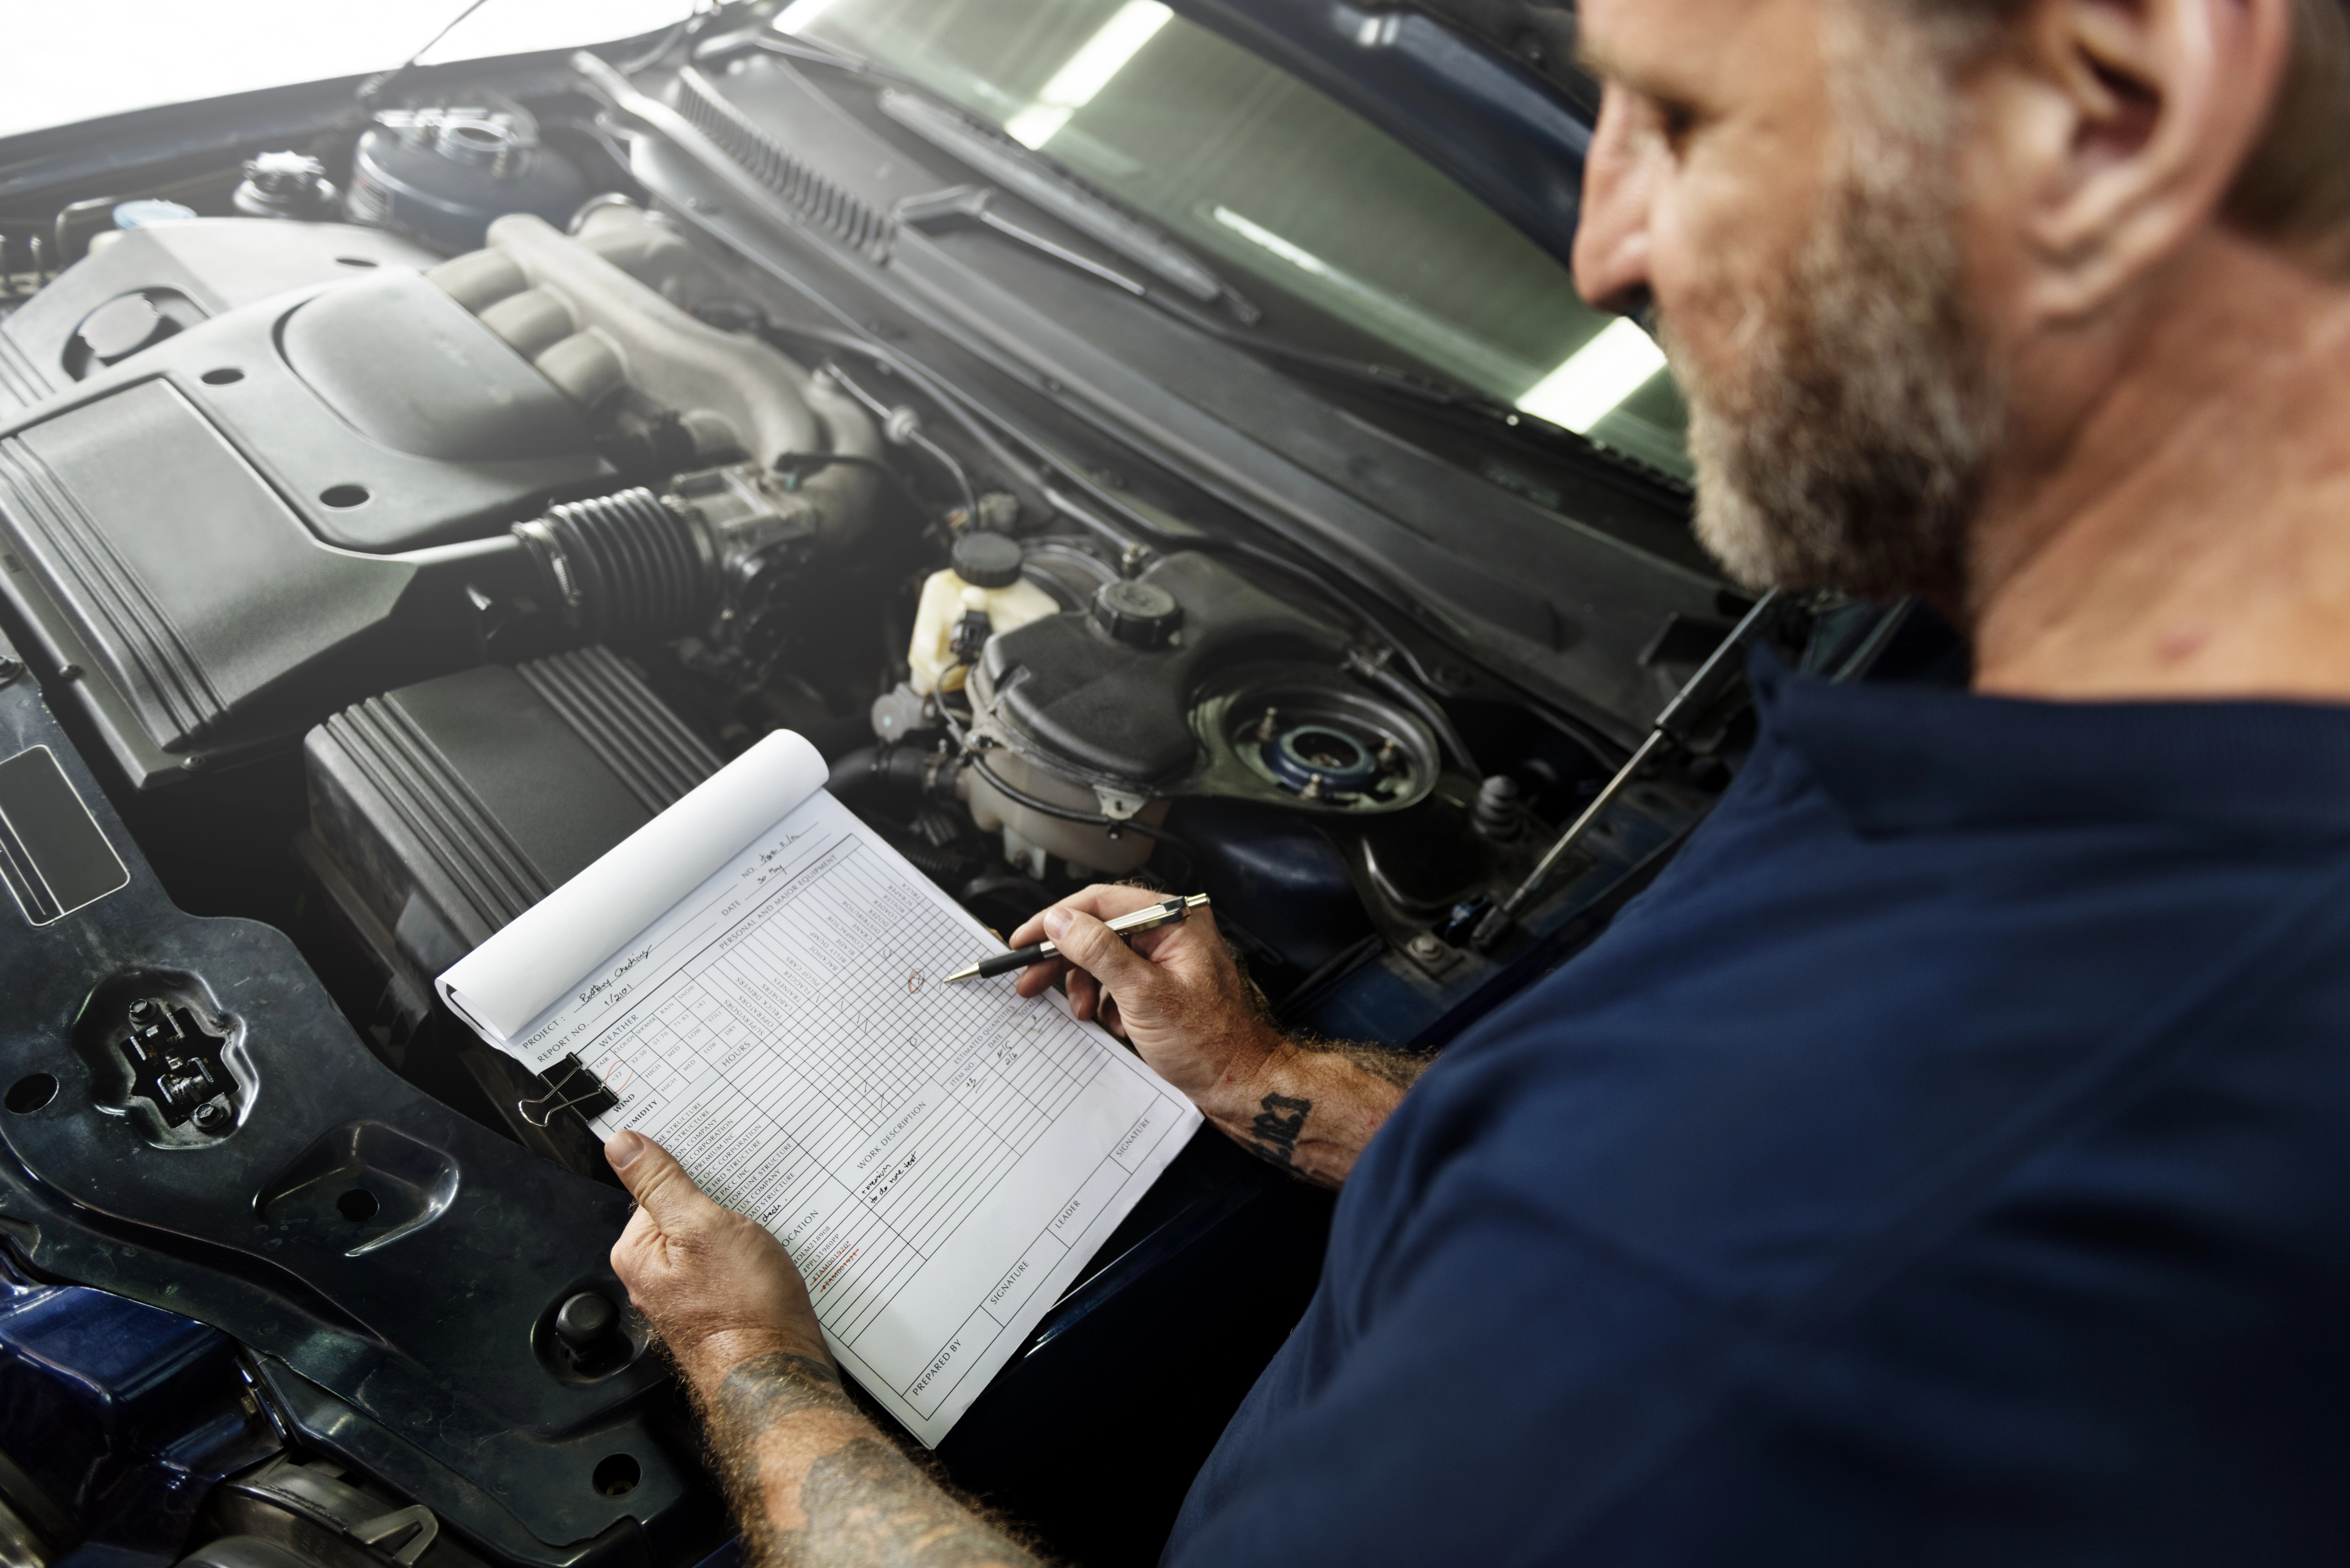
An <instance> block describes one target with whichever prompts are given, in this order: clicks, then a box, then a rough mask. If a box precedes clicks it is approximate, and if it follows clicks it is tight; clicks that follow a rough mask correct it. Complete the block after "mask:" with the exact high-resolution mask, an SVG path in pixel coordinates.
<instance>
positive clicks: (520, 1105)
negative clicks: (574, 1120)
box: [515, 1054, 620, 1127]
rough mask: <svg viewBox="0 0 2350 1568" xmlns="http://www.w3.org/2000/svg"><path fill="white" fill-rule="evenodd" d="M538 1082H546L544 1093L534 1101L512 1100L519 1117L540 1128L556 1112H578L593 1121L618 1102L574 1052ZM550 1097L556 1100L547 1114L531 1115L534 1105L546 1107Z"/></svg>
mask: <svg viewBox="0 0 2350 1568" xmlns="http://www.w3.org/2000/svg"><path fill="white" fill-rule="evenodd" d="M583 1079H584V1080H585V1083H584V1084H583V1083H582V1080H583ZM539 1082H541V1083H543V1084H545V1085H546V1093H545V1094H543V1095H541V1096H538V1098H536V1099H535V1100H516V1101H515V1110H517V1111H519V1112H521V1113H522V1119H523V1120H525V1121H526V1122H528V1123H529V1124H530V1125H531V1126H533V1127H545V1126H546V1125H547V1123H549V1122H551V1121H553V1120H554V1119H555V1115H556V1112H557V1111H565V1110H571V1111H577V1112H578V1113H579V1115H580V1116H582V1117H583V1118H585V1119H587V1120H593V1119H594V1118H596V1117H598V1116H602V1115H603V1114H604V1113H605V1112H606V1111H608V1110H610V1109H611V1108H612V1107H613V1106H617V1105H619V1103H620V1097H619V1096H618V1095H615V1094H614V1093H612V1091H611V1090H610V1089H608V1088H607V1087H606V1086H605V1085H604V1080H603V1079H601V1078H599V1077H598V1076H597V1075H595V1074H594V1073H592V1072H590V1071H589V1070H588V1068H587V1064H586V1063H585V1062H582V1061H581V1060H580V1059H579V1058H578V1056H577V1055H576V1054H573V1055H567V1056H565V1057H564V1058H563V1059H562V1060H561V1061H559V1062H557V1063H556V1064H555V1065H554V1066H552V1067H549V1068H548V1069H547V1070H546V1072H544V1073H542V1074H540V1075H539ZM549 1100H554V1101H555V1102H556V1103H555V1104H554V1105H552V1106H547V1109H546V1115H544V1116H533V1115H531V1114H530V1112H531V1107H532V1106H545V1105H546V1102H547V1101H549Z"/></svg>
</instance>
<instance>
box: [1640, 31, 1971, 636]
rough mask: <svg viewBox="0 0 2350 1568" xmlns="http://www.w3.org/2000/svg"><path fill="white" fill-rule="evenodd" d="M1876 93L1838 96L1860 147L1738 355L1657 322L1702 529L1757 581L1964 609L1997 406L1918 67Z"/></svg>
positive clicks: (1715, 549)
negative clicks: (1684, 422) (1709, 352)
mask: <svg viewBox="0 0 2350 1568" xmlns="http://www.w3.org/2000/svg"><path fill="white" fill-rule="evenodd" d="M1879 64H1880V67H1881V66H1882V64H1883V59H1882V56H1881V55H1880V57H1879ZM1901 74H1904V73H1899V72H1890V73H1887V75H1894V76H1898V75H1901ZM1872 86H1873V87H1874V88H1876V89H1877V90H1875V91H1868V90H1867V89H1863V93H1864V95H1865V96H1866V98H1868V99H1875V100H1876V101H1873V102H1851V101H1847V102H1846V104H1845V105H1844V106H1843V109H1844V119H1845V123H1846V126H1847V127H1852V128H1855V133H1854V134H1852V135H1851V141H1852V144H1853V150H1852V151H1847V152H1846V155H1845V157H1844V158H1843V160H1842V162H1843V167H1842V168H1841V169H1840V170H1839V171H1837V177H1836V178H1835V181H1834V182H1833V185H1832V193H1831V196H1830V201H1829V210H1828V213H1827V215H1826V217H1825V221H1824V222H1823V223H1822V224H1821V226H1820V229H1819V231H1818V233H1817V234H1815V235H1814V237H1813V238H1812V239H1811V241H1809V242H1808V243H1807V244H1805V245H1804V248H1803V250H1802V251H1801V252H1800V253H1799V254H1798V255H1797V256H1796V258H1795V261H1794V265H1792V266H1791V267H1789V268H1788V270H1787V273H1786V275H1785V276H1784V277H1783V279H1781V280H1779V281H1778V282H1777V284H1776V285H1775V286H1773V287H1772V288H1771V289H1769V290H1768V291H1766V292H1765V293H1764V294H1763V296H1762V297H1760V298H1758V299H1755V300H1753V301H1752V302H1751V304H1750V317H1749V318H1750V319H1751V320H1753V321H1756V322H1758V323H1760V330H1759V332H1758V333H1757V334H1756V335H1755V337H1754V338H1753V339H1752V341H1751V344H1750V346H1749V347H1748V348H1746V349H1745V351H1744V352H1742V354H1741V355H1740V356H1739V358H1738V359H1737V360H1736V362H1734V363H1730V364H1727V365H1723V366H1707V365H1705V364H1704V363H1702V362H1701V361H1700V360H1699V359H1698V358H1696V357H1694V356H1692V355H1690V354H1689V353H1688V352H1686V351H1685V349H1684V348H1683V347H1682V346H1681V345H1680V344H1679V343H1677V342H1676V340H1675V338H1674V337H1673V334H1672V332H1671V324H1670V323H1669V322H1668V323H1666V324H1665V340H1666V344H1667V347H1668V348H1669V350H1671V351H1672V358H1673V360H1674V364H1675V368H1676V369H1677V370H1678V371H1679V374H1680V377H1681V380H1682V385H1683V388H1684V390H1685V391H1686V393H1687V396H1688V400H1689V404H1690V454H1691V456H1692V457H1693V458H1694V459H1695V461H1696V464H1697V472H1698V504H1697V533H1698V538H1699V539H1700V542H1702V543H1703V544H1704V545H1705V546H1706V548H1707V549H1708V550H1709V551H1711V553H1712V554H1713V556H1715V558H1716V559H1718V560H1719V561H1720V562H1721V565H1722V567H1723V569H1724V570H1725V571H1727V572H1728V573H1729V574H1730V576H1731V577H1732V578H1733V579H1735V580H1736V581H1738V582H1740V583H1742V584H1744V585H1745V586H1747V587H1752V588H1757V589H1760V588H1764V587H1782V588H1793V589H1814V588H1816V589H1830V590H1835V591H1839V592H1843V593H1848V594H1854V595H1857V596H1859V597H1863V598H1873V599H1893V598H1898V597H1902V596H1904V595H1909V594H1915V595H1918V596H1919V597H1923V598H1926V599H1929V600H1930V601H1932V602H1934V603H1936V604H1937V605H1939V606H1940V607H1943V608H1945V609H1947V610H1950V611H1953V612H1960V611H1962V610H1963V608H1964V604H1965V597H1966V588H1967V533H1968V524H1969V522H1970V518H1971V516H1972V514H1973V513H1974V510H1975V507H1976V504H1977V503H1978V501H1979V499H1980V497H1981V491H1982V483H1983V477H1984V473H1985V472H1986V470H1987V469H1988V467H1989V460H1990V456H1991V451H1992V448H1993V445H1994V443H1995V441H1996V440H1997V438H1998V434H1999V431H2000V430H2001V427H2002V422H2003V400H2002V398H2001V396H2000V395H1999V393H1998V391H1997V389H1996V388H1995V385H1994V378H1993V377H1992V376H1991V373H1990V369H1989V367H1988V363H1987V358H1988V357H1987V355H1986V354H1985V353H1984V351H1983V349H1982V348H1981V337H1980V335H1979V334H1978V333H1977V332H1976V331H1975V330H1974V327H1973V324H1972V323H1971V321H1970V319H1969V315H1968V311H1967V309H1966V306H1965V304H1964V300H1963V296H1962V292H1961V278H1962V274H1963V270H1964V269H1963V263H1962V258H1961V256H1960V249H1959V244H1958V240H1957V236H1956V233H1955V216H1956V207H1957V199H1956V192H1955V190H1954V181H1953V178H1952V176H1951V174H1950V157H1949V152H1948V150H1949V148H1950V137H1949V135H1948V134H1947V128H1946V127H1945V126H1942V125H1939V124H1934V123H1929V124H1925V125H1919V124H1918V123H1916V121H1917V120H1918V119H1919V118H1920V116H1919V111H1918V104H1919V102H1920V101H1921V100H1920V99H1918V97H1916V96H1914V95H1915V92H1916V91H1917V89H1918V87H1919V86H1920V84H1918V83H1917V82H1916V81H1915V80H1914V79H1913V80H1912V81H1911V82H1910V83H1908V84H1907V86H1908V88H1909V91H1908V92H1907V93H1904V94H1903V95H1902V97H1903V99H1906V101H1903V102H1888V101H1887V99H1889V98H1890V97H1891V96H1892V95H1891V94H1890V93H1888V92H1887V91H1886V90H1885V89H1886V88H1887V87H1889V86H1891V84H1890V83H1888V82H1887V80H1886V79H1885V78H1883V77H1880V78H1878V79H1877V82H1875V83H1873V84H1872ZM1934 87H1935V88H1939V82H1938V83H1936V84H1934ZM1897 90H1898V89H1897ZM1928 90H1929V91H1932V90H1933V89H1932V88H1929V89H1928ZM1941 90H1943V91H1947V89H1941ZM1938 96H1939V95H1938ZM1929 117H1930V118H1934V119H1939V118H1940V117H1931V116H1930V111H1929ZM1904 121H1908V123H1904Z"/></svg>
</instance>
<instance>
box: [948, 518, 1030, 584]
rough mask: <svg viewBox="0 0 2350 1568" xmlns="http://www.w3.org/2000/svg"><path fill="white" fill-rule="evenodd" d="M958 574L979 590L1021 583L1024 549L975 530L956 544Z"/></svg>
mask: <svg viewBox="0 0 2350 1568" xmlns="http://www.w3.org/2000/svg"><path fill="white" fill-rule="evenodd" d="M954 574H955V576H958V577H961V578H962V580H963V581H964V582H966V583H969V584H970V585H971V586H972V587H975V588H1008V587H1011V586H1012V585H1013V584H1014V583H1016V582H1018V581H1019V580H1020V546H1019V545H1018V544H1016V543H1015V542H1014V541H1013V540H1010V539H1007V538H1005V537H1004V536H1003V535H1001V534H983V533H981V532H980V531H979V530H977V529H975V528H974V529H972V530H971V531H970V532H969V533H966V534H965V535H963V536H962V538H960V539H957V540H956V541H955V542H954Z"/></svg>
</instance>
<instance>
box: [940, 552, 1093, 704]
mask: <svg viewBox="0 0 2350 1568" xmlns="http://www.w3.org/2000/svg"><path fill="white" fill-rule="evenodd" d="M974 611H975V612H977V613H978V614H981V615H983V616H985V617H986V618H987V634H988V635H989V636H990V637H1002V636H1003V634H1004V633H1006V632H1010V631H1017V630H1018V629H1019V628H1022V627H1024V626H1026V625H1027V624H1028V623H1029V622H1031V621H1037V620H1043V619H1044V618H1045V617H1046V616H1054V615H1058V614H1060V613H1061V605H1060V601H1059V600H1057V599H1055V598H1054V597H1053V596H1052V595H1050V594H1048V593H1046V592H1045V590H1044V589H1042V588H1040V587H1037V586H1036V585H1035V584H1034V583H1032V582H1030V581H1028V580H1027V579H1026V578H1024V577H1023V576H1021V575H1020V546H1019V545H1017V544H1016V543H1014V541H1013V540H1011V539H1008V538H1006V537H1005V536H1004V535H1001V534H983V533H980V532H978V531H977V530H973V531H972V532H970V533H967V534H965V535H963V536H962V538H960V539H957V540H956V541H955V543H954V565H953V566H951V567H950V568H949V569H948V570H946V571H943V572H933V573H931V579H930V581H928V582H926V583H924V584H923V585H922V601H921V604H920V607H918V608H917V609H916V610H915V612H914V645H913V647H912V648H911V649H908V650H907V653H906V662H907V664H908V665H910V667H911V668H912V670H913V674H912V676H911V677H910V684H911V685H912V686H913V688H914V690H915V691H917V692H919V693H920V694H921V695H923V696H925V697H927V696H929V695H930V694H931V692H933V691H961V690H962V682H963V677H964V675H965V674H966V673H968V666H967V665H966V663H965V661H964V660H963V659H962V657H961V656H960V655H959V654H958V653H957V652H956V649H955V634H956V632H957V631H958V630H959V629H960V628H962V624H963V618H964V617H965V616H967V615H970V614H972V613H973V612H974Z"/></svg>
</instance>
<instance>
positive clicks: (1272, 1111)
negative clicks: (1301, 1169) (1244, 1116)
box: [1249, 1095, 1314, 1170]
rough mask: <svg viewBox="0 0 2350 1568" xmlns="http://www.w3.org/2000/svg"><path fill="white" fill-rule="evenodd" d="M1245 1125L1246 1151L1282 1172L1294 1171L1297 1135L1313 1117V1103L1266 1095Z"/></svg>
mask: <svg viewBox="0 0 2350 1568" xmlns="http://www.w3.org/2000/svg"><path fill="white" fill-rule="evenodd" d="M1256 1105H1257V1116H1256V1120H1255V1121H1253V1122H1252V1123H1250V1124H1249V1147H1250V1148H1252V1149H1253V1150H1255V1151H1256V1153H1257V1154H1259V1155H1260V1156H1262V1157H1263V1158H1265V1159H1268V1160H1271V1161H1272V1162H1273V1163H1274V1164H1275V1165H1277V1166H1279V1167H1281V1168H1282V1169H1284V1170H1295V1169H1296V1168H1297V1135H1298V1134H1300V1133H1302V1132H1304V1131H1305V1118H1306V1117H1307V1116H1312V1115H1313V1114H1314V1102H1313V1101H1311V1100H1305V1099H1299V1098H1297V1097H1296V1096H1292V1095H1267V1096H1265V1097H1264V1098H1263V1099H1261V1100H1259V1101H1258V1102H1257V1103H1256Z"/></svg>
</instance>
